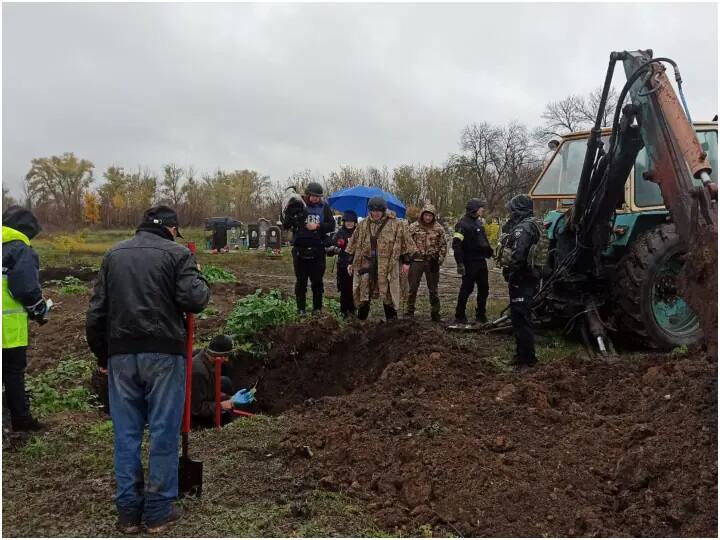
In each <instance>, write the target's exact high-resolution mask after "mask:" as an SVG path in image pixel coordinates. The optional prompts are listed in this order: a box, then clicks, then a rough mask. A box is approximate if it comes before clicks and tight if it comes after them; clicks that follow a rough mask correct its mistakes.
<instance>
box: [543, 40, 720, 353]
mask: <svg viewBox="0 0 720 540" xmlns="http://www.w3.org/2000/svg"><path fill="white" fill-rule="evenodd" d="M618 62H621V63H622V64H623V66H624V69H625V73H626V76H627V83H626V84H625V85H624V87H623V89H622V91H621V93H620V99H619V102H618V103H619V104H618V107H617V111H616V112H615V116H614V119H613V125H612V127H608V128H601V118H602V116H603V113H604V108H605V107H606V102H607V95H608V91H609V88H610V83H611V80H612V74H613V69H614V66H615V64H616V63H618ZM667 64H669V65H671V66H672V67H673V70H674V74H675V80H676V84H677V87H678V93H679V95H680V100H678V98H677V94H676V92H675V90H674V88H673V87H672V85H671V83H670V81H669V78H668V76H667V74H666V68H665V65H667ZM717 147H718V134H717V117H715V119H714V121H712V122H696V123H693V122H692V121H691V119H690V112H689V110H688V107H687V105H686V102H685V98H684V94H683V92H682V78H681V76H680V71H679V69H678V67H677V65H676V64H675V63H674V62H673V61H672V60H670V59H667V58H653V54H652V51H649V50H648V51H631V52H628V51H623V52H614V53H611V55H610V63H609V66H608V70H607V74H606V77H605V85H604V87H603V94H602V99H601V103H600V106H599V109H598V114H597V119H596V122H595V125H594V127H593V129H592V130H590V131H586V132H579V133H573V134H570V135H567V136H564V137H562V139H561V140H560V141H552V142H551V148H552V149H554V153H553V154H552V156H551V158H550V159H549V160H547V162H546V164H545V167H544V169H543V171H542V173H541V175H540V176H539V177H538V179H537V180H536V181H535V183H534V184H533V186H532V188H531V190H530V196H531V198H532V199H533V203H534V206H535V210H536V215H537V214H539V213H545V212H547V213H546V214H545V216H544V224H545V232H546V234H547V235H548V238H549V239H550V250H549V257H548V261H547V265H546V272H545V277H544V279H543V281H542V284H541V288H540V290H539V292H538V294H537V295H536V297H535V300H534V307H533V312H534V315H535V317H536V318H537V319H538V320H540V321H543V320H544V321H554V322H557V321H564V324H565V325H566V328H567V329H568V330H571V329H574V330H577V331H578V332H579V334H580V335H581V337H582V339H583V341H584V342H585V345H586V347H588V348H589V349H591V350H593V351H595V352H596V353H600V354H612V353H613V352H614V345H613V342H612V340H611V339H610V337H609V336H616V337H619V338H620V339H621V340H623V342H625V341H626V340H630V341H633V342H635V343H637V344H640V345H642V346H645V347H651V348H657V349H661V350H670V349H673V348H675V347H678V346H692V345H695V344H697V343H699V342H701V341H703V340H704V341H705V342H706V344H707V345H708V349H709V350H710V351H714V354H717V353H716V351H717V314H716V313H714V315H713V314H712V310H707V309H705V310H703V309H700V308H702V306H701V302H702V301H703V299H704V301H705V302H711V303H712V304H713V305H715V306H717V304H716V302H717V297H716V293H713V292H712V290H715V291H716V290H717V245H716V244H717V217H716V215H717V206H716V200H717V187H716V186H717V177H716V175H717V173H716V172H715V171H716V170H717ZM693 249H703V250H705V252H707V254H709V255H708V256H706V257H705V259H707V260H705V261H704V262H702V263H700V264H701V265H702V266H703V268H701V269H700V271H696V272H695V274H694V277H691V278H690V280H689V281H688V280H687V279H685V280H684V281H682V283H685V284H686V285H685V288H682V287H681V286H680V283H681V274H682V272H683V271H684V270H683V267H684V264H685V261H686V258H687V257H688V253H689V252H691V251H692V250H693ZM696 270H697V269H696ZM698 275H700V276H703V279H705V280H706V281H705V282H704V283H701V282H699V281H698ZM703 287H709V289H708V292H707V293H706V294H705V296H704V297H703ZM716 309H717V308H716V307H715V311H716ZM697 313H704V314H707V313H709V314H710V315H703V317H700V318H699V317H698V315H697ZM713 318H714V320H713ZM712 342H714V345H713V343H712Z"/></svg>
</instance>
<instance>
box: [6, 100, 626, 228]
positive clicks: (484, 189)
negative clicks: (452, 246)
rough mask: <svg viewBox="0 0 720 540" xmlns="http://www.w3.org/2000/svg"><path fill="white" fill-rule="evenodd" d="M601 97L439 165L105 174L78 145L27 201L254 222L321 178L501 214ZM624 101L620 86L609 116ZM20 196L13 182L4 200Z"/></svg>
mask: <svg viewBox="0 0 720 540" xmlns="http://www.w3.org/2000/svg"><path fill="white" fill-rule="evenodd" d="M598 100H599V91H594V92H592V93H590V94H589V95H588V96H585V97H581V96H568V97H567V98H564V99H562V100H559V101H552V102H550V103H548V104H547V105H546V107H545V110H544V112H543V114H542V119H543V125H542V126H540V127H538V128H535V129H533V130H530V129H529V128H528V127H527V126H526V125H524V124H521V123H518V122H510V123H508V124H506V125H495V124H491V123H488V122H480V123H472V124H469V125H467V126H466V127H465V128H464V129H463V130H462V132H461V134H460V139H459V143H458V149H457V151H456V152H454V153H450V154H449V155H448V157H447V159H446V160H445V161H444V163H441V164H438V165H435V164H430V165H423V164H404V165H399V166H397V167H394V168H393V169H389V168H388V167H375V166H369V167H364V168H363V167H352V166H341V167H339V168H338V169H336V170H333V171H331V172H329V173H328V174H326V175H322V176H321V175H317V174H314V173H313V171H311V170H303V171H299V172H295V173H293V174H292V175H290V176H289V177H288V178H287V179H284V180H283V181H277V180H271V179H270V177H269V176H268V175H265V174H263V173H261V172H259V171H255V170H248V169H238V170H222V169H218V170H216V171H214V172H211V173H208V172H204V173H202V174H199V173H198V172H196V171H195V169H194V168H193V167H180V166H178V165H177V164H174V163H168V164H166V165H165V166H163V168H162V171H161V173H160V174H157V173H156V172H153V171H150V170H148V169H143V168H138V169H136V170H128V169H125V168H124V167H119V166H115V165H113V166H110V167H108V168H107V169H106V170H105V171H103V172H102V173H101V174H100V177H101V178H102V181H99V178H98V177H97V173H96V171H95V166H94V164H93V163H92V162H91V161H89V160H87V159H82V158H79V157H77V156H75V155H74V154H73V153H65V154H63V155H60V156H50V157H43V158H36V159H33V160H32V162H31V164H30V169H29V171H28V173H27V174H26V176H25V179H24V185H23V187H24V193H23V195H24V201H22V202H23V203H24V204H25V205H26V206H28V207H29V208H31V209H33V210H34V212H35V213H36V214H37V216H38V218H39V219H40V220H41V222H42V223H44V224H47V225H49V226H50V227H57V228H63V229H72V228H79V227H83V226H99V227H104V228H113V227H133V226H135V225H137V224H138V223H139V221H140V219H141V217H142V213H143V211H144V210H145V209H147V208H149V207H150V206H152V205H154V204H167V205H169V206H172V207H174V208H176V209H177V210H178V213H179V215H180V219H181V221H182V224H183V225H185V226H187V225H201V224H202V223H203V219H204V218H206V217H210V216H223V215H228V216H233V217H235V218H237V219H240V220H241V221H245V222H248V221H255V220H257V219H258V218H260V217H266V218H268V219H271V220H275V219H276V218H277V217H278V215H279V211H280V207H281V204H282V200H283V198H284V196H285V192H286V189H287V188H288V187H290V186H295V187H296V188H298V189H299V190H302V188H303V187H304V186H305V185H306V184H307V183H309V182H311V181H317V182H320V183H321V184H323V185H324V187H325V189H326V193H332V192H335V191H337V190H339V189H343V188H347V187H352V186H356V185H366V186H376V187H379V188H381V189H383V190H385V191H389V192H392V193H394V194H395V195H396V196H397V197H398V198H399V199H400V200H402V201H403V202H404V203H405V204H406V206H407V207H408V217H410V218H414V217H415V216H417V214H418V213H419V210H420V208H421V207H422V206H423V205H424V204H425V203H426V202H432V203H433V204H434V205H435V206H436V208H437V210H438V212H439V213H440V214H442V215H452V216H458V215H460V214H461V213H462V212H463V209H464V205H465V202H466V201H467V200H468V199H469V198H471V197H480V198H482V199H484V200H485V201H486V205H487V206H486V211H487V213H488V214H490V215H501V214H503V213H504V204H505V202H506V201H507V200H508V199H509V198H511V197H512V196H514V195H516V194H518V193H524V192H527V190H528V189H529V187H530V185H531V184H532V182H533V181H534V180H535V178H536V177H537V176H538V174H539V173H540V171H541V169H542V164H543V159H544V157H545V156H546V154H547V149H546V147H545V143H546V142H547V140H548V138H552V137H559V136H562V135H563V134H565V133H568V132H571V131H577V130H579V129H583V128H587V127H588V126H589V125H591V124H592V122H593V121H594V111H595V110H596V109H597V102H598ZM615 100H616V97H615V93H614V92H612V93H611V96H610V106H609V107H608V111H607V114H606V116H605V118H604V122H605V123H606V124H607V123H608V122H609V121H610V120H611V118H612V112H613V110H614V106H615ZM14 202H15V200H14V199H13V198H12V197H11V196H10V194H9V193H8V191H7V190H6V189H5V188H3V207H7V206H8V205H9V204H13V203H14Z"/></svg>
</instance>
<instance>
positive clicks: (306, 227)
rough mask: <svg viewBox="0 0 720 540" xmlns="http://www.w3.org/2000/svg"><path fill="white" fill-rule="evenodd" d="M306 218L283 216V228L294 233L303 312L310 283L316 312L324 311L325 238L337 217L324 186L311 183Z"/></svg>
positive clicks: (297, 288)
mask: <svg viewBox="0 0 720 540" xmlns="http://www.w3.org/2000/svg"><path fill="white" fill-rule="evenodd" d="M303 199H304V201H305V206H306V217H305V221H304V222H301V223H298V222H297V221H296V220H289V219H286V217H285V216H283V227H285V229H292V232H293V241H292V245H293V249H292V254H293V268H294V270H295V302H296V304H297V310H298V313H299V314H300V315H305V305H306V301H305V298H306V295H307V282H308V279H310V286H311V288H312V294H313V312H318V311H320V310H322V304H323V276H324V275H325V239H326V237H327V235H328V234H330V233H331V232H333V231H334V230H335V219H334V218H333V215H332V211H331V210H330V207H329V206H328V205H327V204H326V203H325V202H324V201H323V188H322V186H321V185H320V184H318V183H317V182H310V183H309V184H308V185H307V187H306V188H305V195H304V197H303Z"/></svg>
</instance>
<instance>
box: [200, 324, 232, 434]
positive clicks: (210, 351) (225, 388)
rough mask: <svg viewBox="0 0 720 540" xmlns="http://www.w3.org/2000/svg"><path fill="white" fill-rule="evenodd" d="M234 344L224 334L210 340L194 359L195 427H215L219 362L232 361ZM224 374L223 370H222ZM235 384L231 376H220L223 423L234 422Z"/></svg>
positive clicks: (221, 418)
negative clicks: (217, 368) (216, 362)
mask: <svg viewBox="0 0 720 540" xmlns="http://www.w3.org/2000/svg"><path fill="white" fill-rule="evenodd" d="M232 348H233V341H232V338H231V337H230V336H227V335H224V334H220V335H218V336H215V337H214V338H212V340H211V341H210V344H209V345H208V346H207V348H205V349H203V350H202V351H200V352H199V353H197V354H196V355H195V356H194V357H193V370H192V404H191V408H190V410H191V413H192V421H193V427H210V426H213V425H214V424H215V360H218V359H219V360H220V361H221V362H222V364H227V363H228V362H229V361H230V354H231V353H232ZM221 371H222V367H221ZM232 394H233V384H232V380H231V379H230V377H228V376H227V375H221V377H220V410H221V411H222V412H221V415H220V420H221V422H222V423H223V424H227V423H228V422H230V421H232V420H233V419H234V418H235V416H234V415H233V414H232V408H233V407H232V401H230V398H231V397H232Z"/></svg>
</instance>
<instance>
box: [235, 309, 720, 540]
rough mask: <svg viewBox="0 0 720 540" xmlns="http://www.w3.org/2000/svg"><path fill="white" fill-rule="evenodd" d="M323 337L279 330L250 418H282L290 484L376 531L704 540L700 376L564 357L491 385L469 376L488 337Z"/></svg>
mask: <svg viewBox="0 0 720 540" xmlns="http://www.w3.org/2000/svg"><path fill="white" fill-rule="evenodd" d="M332 324H333V323H332V322H330V321H329V320H328V321H318V322H316V323H315V324H311V325H308V324H303V325H299V326H296V327H288V328H286V329H283V330H281V333H282V336H280V337H284V338H285V339H283V340H282V341H278V342H277V343H276V346H275V347H274V348H273V350H272V351H271V359H270V363H269V364H268V365H269V367H268V368H266V369H265V373H264V377H263V379H262V380H261V383H260V384H259V385H258V395H259V396H260V398H261V400H263V401H261V408H262V409H263V410H265V411H268V412H271V413H273V412H281V411H285V413H284V414H285V416H286V418H287V420H288V422H287V423H288V425H290V426H292V427H291V428H290V430H289V432H288V435H287V436H286V437H285V439H284V441H283V442H282V448H283V449H284V451H285V455H286V459H287V462H288V464H289V466H290V468H291V470H292V472H293V473H294V474H297V475H301V476H303V477H305V478H308V479H309V481H310V482H311V483H315V485H318V486H320V487H322V488H324V489H330V490H339V491H347V492H349V493H351V494H353V495H355V496H358V497H360V498H362V499H365V500H366V501H367V504H368V508H370V510H371V512H372V513H373V517H374V518H375V519H376V521H377V523H378V524H379V526H380V527H381V528H383V529H385V530H390V531H392V530H395V531H397V532H401V533H402V532H411V531H413V530H417V527H420V526H423V525H430V526H432V527H433V529H434V530H435V531H436V532H443V531H444V532H448V533H451V534H458V535H462V536H545V535H549V536H565V535H571V536H572V535H587V536H593V535H601V536H627V535H632V536H716V535H717V518H716V516H717V461H716V458H717V412H716V410H717V408H716V404H717V386H716V382H715V381H716V379H717V368H716V365H715V364H709V363H708V362H707V361H705V360H704V359H699V358H680V357H673V356H662V355H660V356H658V355H654V356H646V357H638V358H634V359H632V360H631V359H628V358H625V359H623V360H622V361H617V362H611V363H608V362H600V361H589V360H583V359H578V358H572V357H568V358H563V359H556V360H553V361H551V362H549V363H548V364H545V365H542V366H541V367H538V368H534V369H532V370H529V371H526V372H524V373H506V372H499V371H497V370H496V369H495V368H494V367H492V366H491V365H489V364H488V363H486V362H485V361H484V360H483V357H484V356H486V353H485V351H486V350H489V349H490V348H492V346H493V342H491V341H490V340H491V339H492V338H491V337H485V336H477V337H476V338H475V340H474V341H473V342H472V343H469V344H468V345H458V344H457V343H456V342H455V341H452V340H451V338H449V337H448V336H447V335H446V334H445V333H444V332H443V331H442V329H440V328H438V327H436V326H430V325H419V324H417V323H414V322H407V321H398V322H397V323H394V324H368V325H366V326H363V325H357V326H350V327H348V328H346V329H345V330H344V332H343V333H342V334H339V333H338V332H337V331H335V330H333V328H332V327H331V326H326V325H332ZM277 337H278V336H275V338H276V339H277ZM256 367H257V366H256ZM251 371H252V370H251V369H249V364H248V366H247V368H246V369H245V371H244V372H243V373H242V375H238V376H241V377H245V378H248V377H250V378H252V377H253V376H256V374H257V373H258V372H257V371H256V372H251ZM238 373H240V372H238ZM293 405H296V406H295V407H294V408H292V409H290V407H292V406H293ZM288 409H289V410H288Z"/></svg>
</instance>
